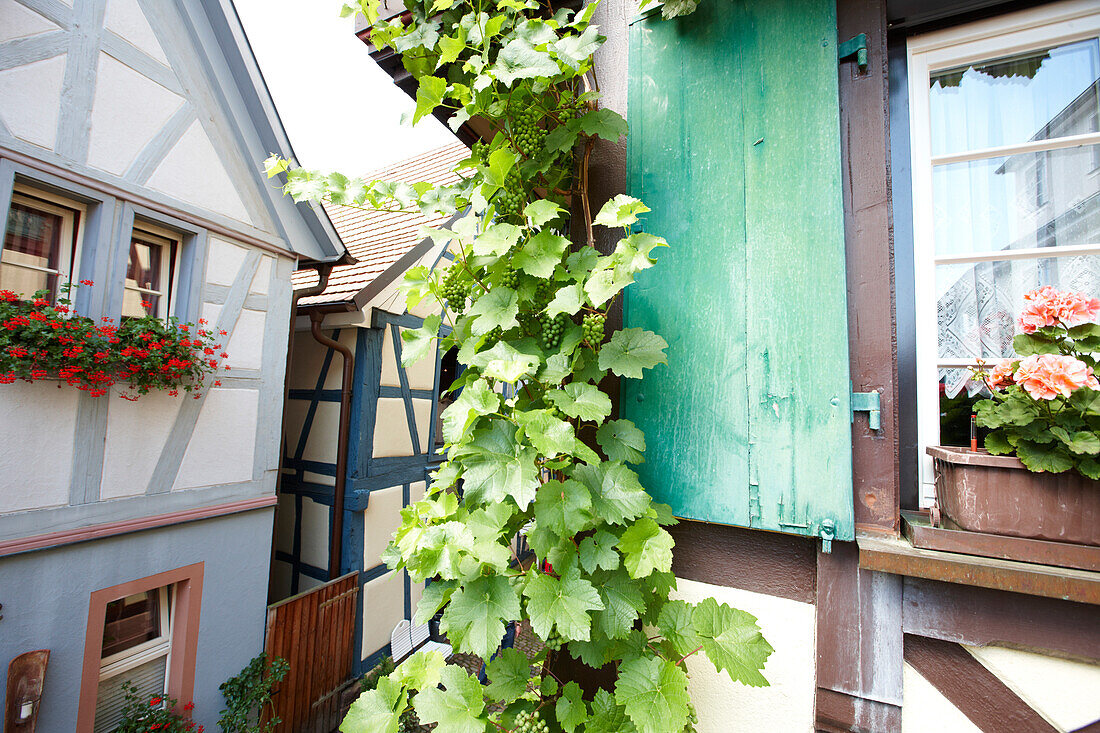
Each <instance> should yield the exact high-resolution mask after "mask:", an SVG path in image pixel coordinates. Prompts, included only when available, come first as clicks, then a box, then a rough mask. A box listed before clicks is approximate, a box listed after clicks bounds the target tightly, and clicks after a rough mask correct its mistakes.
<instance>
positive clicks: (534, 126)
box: [512, 107, 546, 158]
mask: <svg viewBox="0 0 1100 733" xmlns="http://www.w3.org/2000/svg"><path fill="white" fill-rule="evenodd" d="M541 118H542V112H541V111H539V110H538V109H536V108H534V107H528V108H527V109H525V110H523V111H522V112H520V113H519V114H518V115H517V116H516V118H515V122H514V123H513V126H512V139H513V140H514V141H515V144H516V147H517V148H519V150H520V152H521V153H523V154H524V155H526V156H527V157H528V158H533V157H535V155H536V154H537V153H538V152H539V151H540V150H542V142H543V140H544V139H545V138H546V131H545V130H543V129H542V128H541V127H539V120H540V119H541Z"/></svg>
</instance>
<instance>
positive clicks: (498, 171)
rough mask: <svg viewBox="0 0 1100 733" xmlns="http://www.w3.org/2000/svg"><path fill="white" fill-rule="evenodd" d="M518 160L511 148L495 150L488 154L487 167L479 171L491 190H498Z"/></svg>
mask: <svg viewBox="0 0 1100 733" xmlns="http://www.w3.org/2000/svg"><path fill="white" fill-rule="evenodd" d="M518 160H519V157H518V156H517V155H516V153H515V152H514V151H512V149H511V148H508V147H500V148H497V149H496V150H494V151H493V152H492V153H490V154H489V167H488V168H487V169H480V170H482V171H483V172H484V174H485V182H486V183H487V184H489V186H490V187H491V188H500V187H501V186H503V185H504V182H505V181H506V180H508V174H509V173H510V172H511V171H512V168H514V167H515V165H516V162H517V161H518ZM475 221H476V219H475Z"/></svg>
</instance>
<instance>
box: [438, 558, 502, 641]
mask: <svg viewBox="0 0 1100 733" xmlns="http://www.w3.org/2000/svg"><path fill="white" fill-rule="evenodd" d="M519 615H520V610H519V596H518V595H517V594H516V590H515V589H514V588H513V587H512V585H511V583H509V582H508V578H507V577H506V576H504V575H491V576H488V577H481V578H477V579H476V580H472V581H470V582H469V583H466V585H464V586H462V588H460V589H459V590H458V591H457V592H456V593H455V594H454V595H453V596H451V602H450V604H448V606H447V610H445V611H444V612H443V620H442V622H441V624H440V626H441V628H443V630H444V631H445V632H446V633H447V638H448V639H450V640H451V642H452V643H454V644H455V649H456V650H458V651H459V652H469V653H470V654H475V655H477V656H479V657H481V658H482V659H488V658H489V657H490V656H492V654H493V652H495V651H496V650H497V647H499V646H500V640H501V638H502V637H503V636H504V623H505V622H506V621H513V620H515V619H517V618H519Z"/></svg>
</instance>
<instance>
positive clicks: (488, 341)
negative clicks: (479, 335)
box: [485, 326, 504, 346]
mask: <svg viewBox="0 0 1100 733" xmlns="http://www.w3.org/2000/svg"><path fill="white" fill-rule="evenodd" d="M502 338H504V329H502V328H501V327H500V326H497V327H495V328H494V329H493V330H492V331H489V333H487V334H485V345H486V346H492V345H493V344H495V343H496V342H497V341H500V340H501V339H502Z"/></svg>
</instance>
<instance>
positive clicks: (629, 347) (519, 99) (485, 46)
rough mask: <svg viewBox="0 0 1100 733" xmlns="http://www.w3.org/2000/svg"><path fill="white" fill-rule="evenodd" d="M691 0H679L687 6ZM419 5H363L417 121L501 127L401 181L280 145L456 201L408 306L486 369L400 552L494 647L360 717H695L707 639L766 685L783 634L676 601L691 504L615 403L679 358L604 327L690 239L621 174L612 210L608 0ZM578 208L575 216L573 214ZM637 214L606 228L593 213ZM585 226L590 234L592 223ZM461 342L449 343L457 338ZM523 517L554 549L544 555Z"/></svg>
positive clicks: (481, 725)
mask: <svg viewBox="0 0 1100 733" xmlns="http://www.w3.org/2000/svg"><path fill="white" fill-rule="evenodd" d="M693 7H694V6H693V4H692V3H691V2H679V3H671V4H666V6H665V13H666V15H675V14H678V13H683V12H690V10H691V9H693ZM406 8H407V10H408V13H406V14H405V15H404V16H401V17H397V18H393V19H391V20H385V21H383V20H381V19H380V18H379V10H378V2H377V0H361V2H359V3H357V4H355V5H349V6H346V7H345V10H346V12H347V13H349V14H350V13H352V12H362V13H364V14H365V15H366V17H367V20H368V22H370V23H371V25H372V26H373V30H372V31H371V40H372V41H373V43H375V44H376V45H377V46H379V47H386V46H388V47H390V48H392V49H394V50H395V51H396V52H397V53H399V54H400V55H401V59H402V63H403V64H404V66H405V68H406V69H407V70H408V71H409V72H410V73H411V74H412V75H413V77H415V78H416V80H417V84H418V86H417V90H416V107H415V110H414V112H413V113H412V122H413V123H414V124H415V122H416V121H418V120H419V119H421V118H423V117H424V116H425V115H428V114H432V113H439V112H441V111H442V112H443V113H445V114H444V115H443V116H446V117H448V118H449V121H450V124H451V126H452V127H453V128H455V129H457V127H458V126H459V125H462V124H463V123H466V122H469V123H470V125H471V126H472V127H473V128H474V129H476V130H479V131H480V132H481V135H482V141H480V142H478V143H476V144H475V145H474V146H473V151H472V154H471V157H470V158H469V159H468V160H466V161H463V162H462V163H460V164H459V166H458V168H457V170H458V172H459V173H460V176H461V179H460V181H459V182H458V183H456V184H454V185H450V186H433V185H431V184H427V183H423V184H408V183H393V182H387V181H377V180H367V179H363V178H350V177H347V176H344V175H341V174H338V173H326V172H321V171H312V170H306V169H302V168H299V167H296V166H294V165H292V164H291V163H290V162H289V161H285V160H282V159H279V158H276V157H273V158H271V159H269V160H268V161H267V170H268V174H269V175H270V176H276V175H283V176H285V190H286V191H287V192H288V193H289V194H291V195H292V196H294V197H295V199H297V200H305V199H308V200H323V201H328V202H332V203H336V204H342V205H348V206H359V207H364V208H370V209H385V210H397V209H401V210H405V209H408V210H419V211H421V212H423V213H427V214H440V213H442V214H453V216H452V218H451V220H450V223H449V224H448V225H447V226H445V227H442V228H438V229H434V230H430V231H429V232H428V234H429V235H430V236H431V237H433V238H434V239H435V241H436V242H437V243H439V244H440V245H446V246H447V247H448V248H449V251H450V253H451V254H452V255H453V258H454V259H453V262H452V263H451V264H450V265H449V266H448V267H447V268H446V269H445V270H442V271H441V269H437V268H428V267H415V268H412V269H411V270H410V271H409V272H408V273H407V275H406V277H405V280H404V284H403V287H404V290H405V293H406V298H407V305H408V308H409V309H416V308H423V307H424V306H425V305H426V304H434V305H435V307H434V308H432V309H431V310H432V311H433V312H435V313H436V314H435V315H431V316H428V317H427V318H425V319H424V324H423V327H421V328H419V329H407V330H405V331H404V332H403V333H402V339H403V350H402V354H403V361H404V363H405V364H406V365H408V364H410V363H412V362H415V361H416V360H418V359H421V358H424V357H426V356H428V355H430V354H434V353H436V349H437V348H439V349H442V350H448V349H455V350H456V351H457V356H458V361H459V362H460V363H461V364H462V365H464V367H465V369H464V371H463V372H462V374H461V376H460V377H458V379H457V380H456V381H455V382H454V384H452V385H451V386H450V391H451V392H452V393H457V396H456V399H455V400H454V403H453V404H452V405H451V406H450V407H448V408H447V410H446V411H445V412H444V413H443V437H444V439H445V441H446V458H447V460H446V461H445V462H444V463H443V464H442V465H441V466H440V468H439V469H438V470H437V471H436V472H435V474H434V476H433V481H432V483H431V485H430V486H429V489H428V491H427V495H426V497H425V498H424V499H423V500H422V501H419V502H416V503H414V504H412V505H410V506H409V507H407V508H405V509H404V510H403V511H402V513H401V516H402V523H401V526H400V528H399V529H398V530H397V532H396V535H395V537H394V539H393V541H392V542H391V544H390V545H389V547H388V548H387V550H386V552H385V554H384V557H383V559H384V560H385V562H386V563H387V564H388V565H389V567H391V568H393V569H395V570H405V571H407V572H408V573H409V575H410V576H411V577H412V580H413V582H418V583H419V582H424V581H426V580H432V582H431V583H430V585H428V587H427V588H426V590H425V592H424V595H423V598H422V599H421V601H420V603H419V604H418V607H417V611H416V617H415V619H414V623H418V624H419V623H424V622H426V621H427V620H428V619H429V618H431V617H432V616H433V615H435V614H436V613H437V612H438V611H439V610H440V609H443V613H442V621H441V627H442V629H443V631H445V632H446V634H447V636H448V638H449V639H450V641H451V642H452V644H453V645H454V647H455V649H456V651H458V652H466V653H471V654H475V655H478V656H480V657H481V658H483V659H485V660H489V659H491V658H492V661H490V662H489V663H488V668H487V676H488V682H489V683H488V685H485V686H483V685H482V684H480V683H479V682H478V681H477V679H476V678H474V677H471V676H470V675H468V674H467V673H466V672H465V671H464V670H463V669H462V668H460V667H457V666H454V665H445V663H444V660H443V658H442V656H440V655H439V653H438V652H433V653H425V652H420V653H417V654H416V655H414V656H413V657H411V658H410V659H409V660H408V661H406V662H405V663H404V664H402V665H401V666H400V667H399V668H398V669H397V670H396V671H394V672H393V673H392V674H389V675H388V676H385V677H382V678H380V679H379V680H378V684H377V686H376V687H375V688H374V689H372V690H369V691H366V692H364V693H363V694H362V695H361V696H360V698H359V699H358V700H357V701H356V702H355V704H354V705H353V706H352V708H351V710H350V712H349V713H348V716H347V718H346V719H345V720H344V722H343V725H342V726H341V728H340V729H341V730H342V731H344V732H345V733H366V732H368V731H369V732H370V733H382V732H387V733H394V732H396V731H398V730H399V726H400V721H401V717H402V714H403V712H404V711H406V710H407V709H408V708H409V707H410V706H411V707H412V708H414V709H415V712H416V714H417V715H418V716H419V718H420V720H421V721H422V722H424V723H428V724H432V723H434V724H437V725H438V728H437V730H439V731H440V732H441V733H481V732H482V731H487V730H492V731H497V730H499V731H521V732H525V731H535V730H554V731H558V730H562V731H568V732H570V733H572V731H579V730H583V731H588V732H589V733H604V732H607V733H611V732H613V731H627V732H629V731H637V732H639V733H676V732H678V731H691V730H693V729H694V720H695V715H694V711H693V709H692V706H691V702H690V699H689V696H688V673H687V670H686V667H685V662H686V660H687V659H688V658H689V657H691V656H692V655H694V654H698V653H703V654H705V655H706V656H707V658H708V659H709V660H710V662H711V663H712V664H713V665H714V667H715V668H716V669H717V670H718V671H719V672H722V671H725V672H726V673H728V674H729V676H730V677H731V678H732V679H734V680H737V681H740V682H742V683H744V684H746V685H753V686H758V685H766V684H767V681H766V680H765V678H764V677H763V675H762V674H761V670H762V669H763V666H764V663H765V661H766V659H767V658H768V655H769V654H770V653H771V651H772V648H771V646H770V645H769V644H768V642H767V641H766V640H765V639H764V638H763V636H762V634H761V632H760V628H759V626H758V625H757V620H756V619H755V618H754V617H753V616H751V615H750V614H748V613H745V612H744V611H740V610H737V609H734V608H731V607H729V606H727V605H725V604H720V603H717V602H716V601H714V600H713V599H707V600H705V601H703V602H702V603H698V604H692V603H687V602H684V601H681V600H670V593H671V591H672V590H673V589H675V587H676V579H675V577H674V576H673V574H672V572H671V568H672V548H673V540H672V536H671V535H670V534H669V533H668V531H667V530H666V529H665V528H666V527H667V526H669V525H670V524H673V523H674V522H675V519H674V518H673V516H672V513H671V510H670V509H669V507H667V506H665V505H663V504H659V503H656V502H654V501H653V500H652V499H651V498H650V496H649V494H648V493H646V490H645V488H644V487H643V486H642V484H641V481H640V480H639V477H638V474H637V473H636V472H635V471H634V470H633V468H631V466H632V465H636V464H638V463H641V462H642V461H643V460H644V451H645V436H644V435H643V434H642V432H641V431H640V430H639V429H638V428H637V427H635V425H634V424H633V423H631V422H630V421H629V420H623V419H615V418H614V416H613V415H612V401H611V399H610V397H609V396H608V394H607V393H606V392H605V391H604V389H602V388H601V385H604V384H606V381H607V380H608V378H610V377H612V376H614V377H618V378H623V379H637V378H639V377H641V376H642V374H643V373H644V371H645V370H646V369H651V368H654V367H657V366H658V365H660V364H662V363H665V354H664V350H665V348H666V346H667V344H666V343H665V340H664V339H663V338H661V336H659V335H658V334H656V333H652V332H650V331H646V330H643V329H640V328H625V329H621V330H616V331H614V332H613V333H606V332H605V325H606V321H605V319H606V314H607V312H608V309H609V308H611V307H612V305H613V304H614V303H615V300H616V299H617V298H619V297H621V294H622V292H623V289H624V288H626V287H627V286H629V285H630V284H631V283H632V282H633V281H634V279H635V277H636V276H637V274H638V273H639V272H641V271H643V270H646V269H648V268H650V267H652V266H653V265H654V264H655V253H656V252H657V251H658V250H659V248H661V247H665V246H667V243H666V242H665V240H664V239H662V238H661V237H660V236H657V235H655V234H652V233H649V232H646V231H644V227H643V226H642V221H641V220H640V219H639V217H640V216H642V215H643V214H645V212H647V211H649V209H648V208H647V207H646V206H645V204H644V203H642V202H641V201H639V200H637V199H635V198H632V197H630V196H626V195H620V196H616V197H615V198H613V199H611V200H610V201H608V202H606V203H605V204H604V205H603V206H602V208H600V210H599V211H597V212H593V207H591V205H590V201H589V195H588V161H589V157H590V155H591V152H592V149H593V146H594V145H595V142H596V140H597V139H598V138H602V139H604V140H608V141H611V142H618V141H619V140H620V138H621V137H622V136H623V135H625V134H626V132H627V125H626V122H625V120H623V118H622V117H621V116H620V115H618V114H617V113H616V112H615V111H613V110H611V109H608V108H602V107H600V106H599V103H598V100H599V94H598V91H597V84H596V79H595V75H594V73H593V54H594V53H595V52H596V50H597V48H598V47H599V46H600V44H601V43H602V42H603V40H604V39H603V37H602V36H600V35H599V32H598V29H597V27H596V26H595V25H593V24H592V18H593V14H594V12H595V10H596V4H595V3H592V4H588V5H584V6H583V7H581V8H580V9H579V10H572V9H568V8H558V9H555V8H554V7H552V6H549V5H546V4H542V3H539V2H536V0H491V1H483V0H406ZM574 217H575V218H574ZM596 227H605V228H608V229H610V230H612V231H613V232H614V233H616V234H618V233H619V232H620V231H621V237H620V238H619V239H618V242H617V244H616V245H615V247H614V250H613V251H611V252H608V253H601V252H600V251H598V250H597V249H596V247H595V236H594V230H595V228H596ZM571 232H577V235H576V236H570V233H571ZM437 342H438V343H437ZM519 532H524V533H525V534H526V536H527V540H528V543H529V545H530V547H531V548H532V549H533V550H534V553H535V555H536V556H537V558H538V562H521V558H519V557H517V556H516V553H515V550H514V547H513V543H512V540H513V538H514V537H515V536H516V534H517V533H519ZM517 621H522V622H525V623H529V624H530V627H531V628H532V629H533V631H534V633H535V634H536V635H537V636H538V637H539V638H540V639H541V640H542V641H543V642H545V645H546V646H545V649H544V650H543V651H542V652H541V653H540V654H539V655H538V657H536V658H535V660H534V663H535V664H536V665H540V667H541V672H540V674H538V675H535V676H532V675H531V667H530V665H531V662H530V660H528V658H527V657H526V656H525V655H524V654H522V653H520V652H518V651H516V650H514V649H506V650H503V652H501V653H500V654H498V655H497V656H495V658H494V657H493V655H494V654H495V653H496V652H497V651H498V647H499V645H500V642H501V638H502V636H503V635H504V632H505V626H506V624H508V623H510V622H517ZM558 654H567V655H569V656H570V657H572V658H573V659H574V660H575V662H574V663H575V664H584V665H588V666H590V667H593V668H602V667H605V666H606V665H613V670H614V675H615V682H614V684H613V687H612V689H611V690H599V691H589V690H582V689H581V688H580V687H579V686H578V684H577V683H576V682H574V681H572V680H569V679H559V677H558V676H555V675H556V674H557V673H556V672H555V671H554V670H558V669H561V665H551V664H549V662H550V661H552V660H551V658H552V657H553V656H554V655H558Z"/></svg>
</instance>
